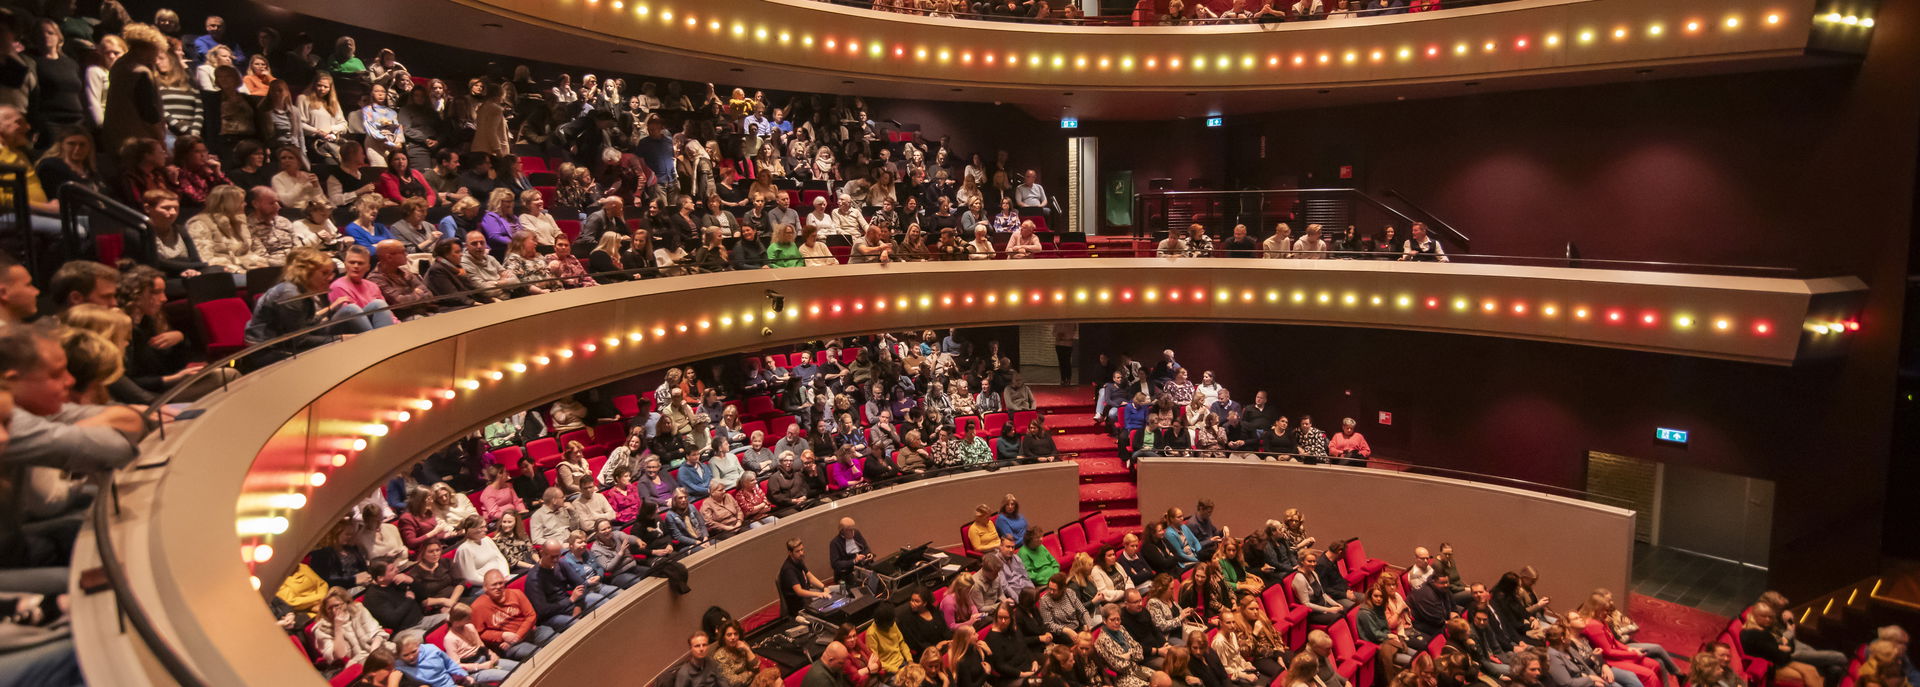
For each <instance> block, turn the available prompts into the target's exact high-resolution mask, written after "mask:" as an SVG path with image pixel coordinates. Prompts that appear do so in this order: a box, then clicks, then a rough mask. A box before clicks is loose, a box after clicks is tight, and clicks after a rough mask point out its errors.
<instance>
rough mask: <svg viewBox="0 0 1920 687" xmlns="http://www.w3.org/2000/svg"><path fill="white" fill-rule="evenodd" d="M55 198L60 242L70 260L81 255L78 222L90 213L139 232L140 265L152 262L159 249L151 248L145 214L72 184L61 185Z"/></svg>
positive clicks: (151, 231)
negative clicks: (58, 210) (83, 215)
mask: <svg viewBox="0 0 1920 687" xmlns="http://www.w3.org/2000/svg"><path fill="white" fill-rule="evenodd" d="M56 194H57V195H58V197H59V199H60V239H61V242H62V243H63V245H64V247H65V248H66V254H67V255H68V256H69V257H71V256H75V255H78V254H79V253H80V231H79V222H78V220H79V218H80V215H81V213H82V212H85V211H91V212H94V213H98V214H100V215H104V216H106V217H107V218H108V219H111V220H113V221H114V222H117V223H119V224H121V225H123V226H124V227H126V228H129V229H133V230H134V231H136V232H138V233H139V241H140V253H139V254H140V257H141V259H142V260H141V261H142V262H147V263H151V262H153V259H154V255H155V254H156V252H157V250H158V249H157V247H156V246H155V245H154V241H155V238H154V235H153V225H152V223H151V222H150V221H149V220H148V219H147V214H146V213H144V212H141V211H139V210H135V209H133V208H131V207H128V206H127V205H126V204H124V203H121V202H120V201H118V200H114V199H113V198H111V197H109V196H107V195H106V194H104V193H101V192H99V191H96V190H94V189H92V188H90V187H87V186H82V185H80V184H77V183H74V182H71V181H69V182H66V183H64V184H61V185H60V188H59V189H58V190H57V191H56ZM93 231H95V232H98V231H100V229H99V228H94V229H93Z"/></svg>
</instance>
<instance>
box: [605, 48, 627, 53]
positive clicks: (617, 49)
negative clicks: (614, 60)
mask: <svg viewBox="0 0 1920 687" xmlns="http://www.w3.org/2000/svg"><path fill="white" fill-rule="evenodd" d="M608 52H611V53H613V54H615V55H625V54H627V51H626V50H624V49H621V48H614V49H612V50H610V51H608Z"/></svg>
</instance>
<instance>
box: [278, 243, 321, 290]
mask: <svg viewBox="0 0 1920 687" xmlns="http://www.w3.org/2000/svg"><path fill="white" fill-rule="evenodd" d="M321 269H327V270H332V269H333V259H332V258H329V257H327V255H326V254H325V253H322V252H320V249H318V248H314V247H311V246H302V247H300V248H295V249H293V250H292V251H291V252H288V253H287V266H286V267H285V268H284V269H283V270H282V271H281V278H282V279H284V280H285V281H287V282H290V283H292V284H293V285H295V286H298V287H301V288H306V285H307V277H309V276H312V274H313V273H314V272H317V271H319V270H321Z"/></svg>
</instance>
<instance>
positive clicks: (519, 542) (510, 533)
mask: <svg viewBox="0 0 1920 687" xmlns="http://www.w3.org/2000/svg"><path fill="white" fill-rule="evenodd" d="M524 522H525V518H523V517H522V516H521V515H520V513H519V512H516V511H507V512H505V513H501V514H500V519H499V520H496V521H494V523H493V544H494V546H497V547H499V548H500V555H502V556H506V557H507V567H509V568H512V569H513V572H515V573H518V572H520V571H522V570H526V569H527V568H531V567H533V564H534V562H535V559H534V553H533V538H532V537H529V536H527V529H526V525H525V524H523V523H524Z"/></svg>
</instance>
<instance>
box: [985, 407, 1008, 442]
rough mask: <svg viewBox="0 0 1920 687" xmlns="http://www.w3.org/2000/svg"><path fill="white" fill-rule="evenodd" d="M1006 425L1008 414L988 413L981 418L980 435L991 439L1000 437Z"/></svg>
mask: <svg viewBox="0 0 1920 687" xmlns="http://www.w3.org/2000/svg"><path fill="white" fill-rule="evenodd" d="M1005 424H1007V414H1006V413H987V414H986V415H982V416H980V433H981V434H982V435H985V436H989V437H997V436H1000V428H1001V426H1003V425H1005Z"/></svg>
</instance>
